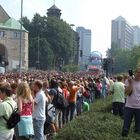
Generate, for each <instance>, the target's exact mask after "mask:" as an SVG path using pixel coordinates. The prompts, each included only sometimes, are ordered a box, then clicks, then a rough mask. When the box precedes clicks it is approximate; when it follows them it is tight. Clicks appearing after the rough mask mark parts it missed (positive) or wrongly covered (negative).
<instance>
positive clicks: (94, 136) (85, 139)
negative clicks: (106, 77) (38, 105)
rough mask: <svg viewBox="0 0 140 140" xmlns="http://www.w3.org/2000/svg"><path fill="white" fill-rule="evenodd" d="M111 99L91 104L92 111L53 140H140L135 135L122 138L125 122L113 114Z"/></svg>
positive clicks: (77, 119) (68, 125) (69, 124)
mask: <svg viewBox="0 0 140 140" xmlns="http://www.w3.org/2000/svg"><path fill="white" fill-rule="evenodd" d="M111 100H112V99H111V97H108V98H106V99H102V100H98V101H96V102H95V103H93V104H91V106H90V111H89V112H85V113H83V114H82V115H81V116H78V117H77V118H76V119H74V120H72V121H71V122H70V123H68V124H66V126H65V127H64V128H63V129H61V130H60V132H59V134H58V135H57V136H56V137H55V138H54V139H53V140H140V137H139V135H138V134H135V133H133V129H132V128H133V127H131V129H130V134H129V136H128V137H127V138H123V137H122V136H121V130H122V124H123V120H122V119H121V118H120V117H117V116H114V115H113V114H112V113H111V107H112V105H111Z"/></svg>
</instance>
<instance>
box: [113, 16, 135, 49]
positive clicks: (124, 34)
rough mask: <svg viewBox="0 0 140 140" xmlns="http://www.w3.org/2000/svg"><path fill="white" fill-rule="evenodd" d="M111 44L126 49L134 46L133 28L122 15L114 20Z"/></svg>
mask: <svg viewBox="0 0 140 140" xmlns="http://www.w3.org/2000/svg"><path fill="white" fill-rule="evenodd" d="M111 44H114V45H116V46H117V47H119V48H124V49H125V48H132V47H133V28H132V27H131V25H130V24H129V23H128V22H127V21H126V20H125V19H124V18H123V17H121V16H119V17H118V18H116V19H115V20H112V30H111Z"/></svg>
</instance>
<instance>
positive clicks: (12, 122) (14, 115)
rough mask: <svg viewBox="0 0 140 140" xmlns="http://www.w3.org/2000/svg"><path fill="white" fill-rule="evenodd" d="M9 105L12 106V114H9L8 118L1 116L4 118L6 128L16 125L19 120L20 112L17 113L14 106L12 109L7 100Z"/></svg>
mask: <svg viewBox="0 0 140 140" xmlns="http://www.w3.org/2000/svg"><path fill="white" fill-rule="evenodd" d="M7 103H8V104H9V105H10V106H11V108H12V114H11V115H10V118H9V119H6V118H5V116H3V118H4V120H5V121H6V122H7V128H8V129H12V128H14V127H15V126H16V125H17V123H18V122H19V121H20V114H19V113H18V109H17V108H16V109H14V108H13V107H12V105H11V104H10V103H9V102H7Z"/></svg>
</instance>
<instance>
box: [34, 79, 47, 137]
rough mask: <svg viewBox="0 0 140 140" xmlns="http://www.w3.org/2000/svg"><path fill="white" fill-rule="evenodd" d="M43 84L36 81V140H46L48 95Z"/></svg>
mask: <svg viewBox="0 0 140 140" xmlns="http://www.w3.org/2000/svg"><path fill="white" fill-rule="evenodd" d="M42 86H43V83H42V82H41V81H35V83H34V85H33V90H34V93H35V98H34V104H35V107H34V112H33V125H34V133H35V134H34V140H44V123H45V119H46V114H45V107H46V95H45V93H44V91H43V90H42Z"/></svg>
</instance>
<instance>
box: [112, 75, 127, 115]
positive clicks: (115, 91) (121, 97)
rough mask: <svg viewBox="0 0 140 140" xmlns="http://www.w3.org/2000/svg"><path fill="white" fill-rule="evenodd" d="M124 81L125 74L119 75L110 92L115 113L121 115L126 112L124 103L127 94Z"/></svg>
mask: <svg viewBox="0 0 140 140" xmlns="http://www.w3.org/2000/svg"><path fill="white" fill-rule="evenodd" d="M124 90H125V87H124V83H123V76H122V75H119V76H117V81H116V82H115V83H114V84H113V85H112V86H111V87H110V93H111V94H112V96H113V101H112V108H113V114H114V115H118V114H119V115H120V117H123V113H124V103H125V94H124Z"/></svg>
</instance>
